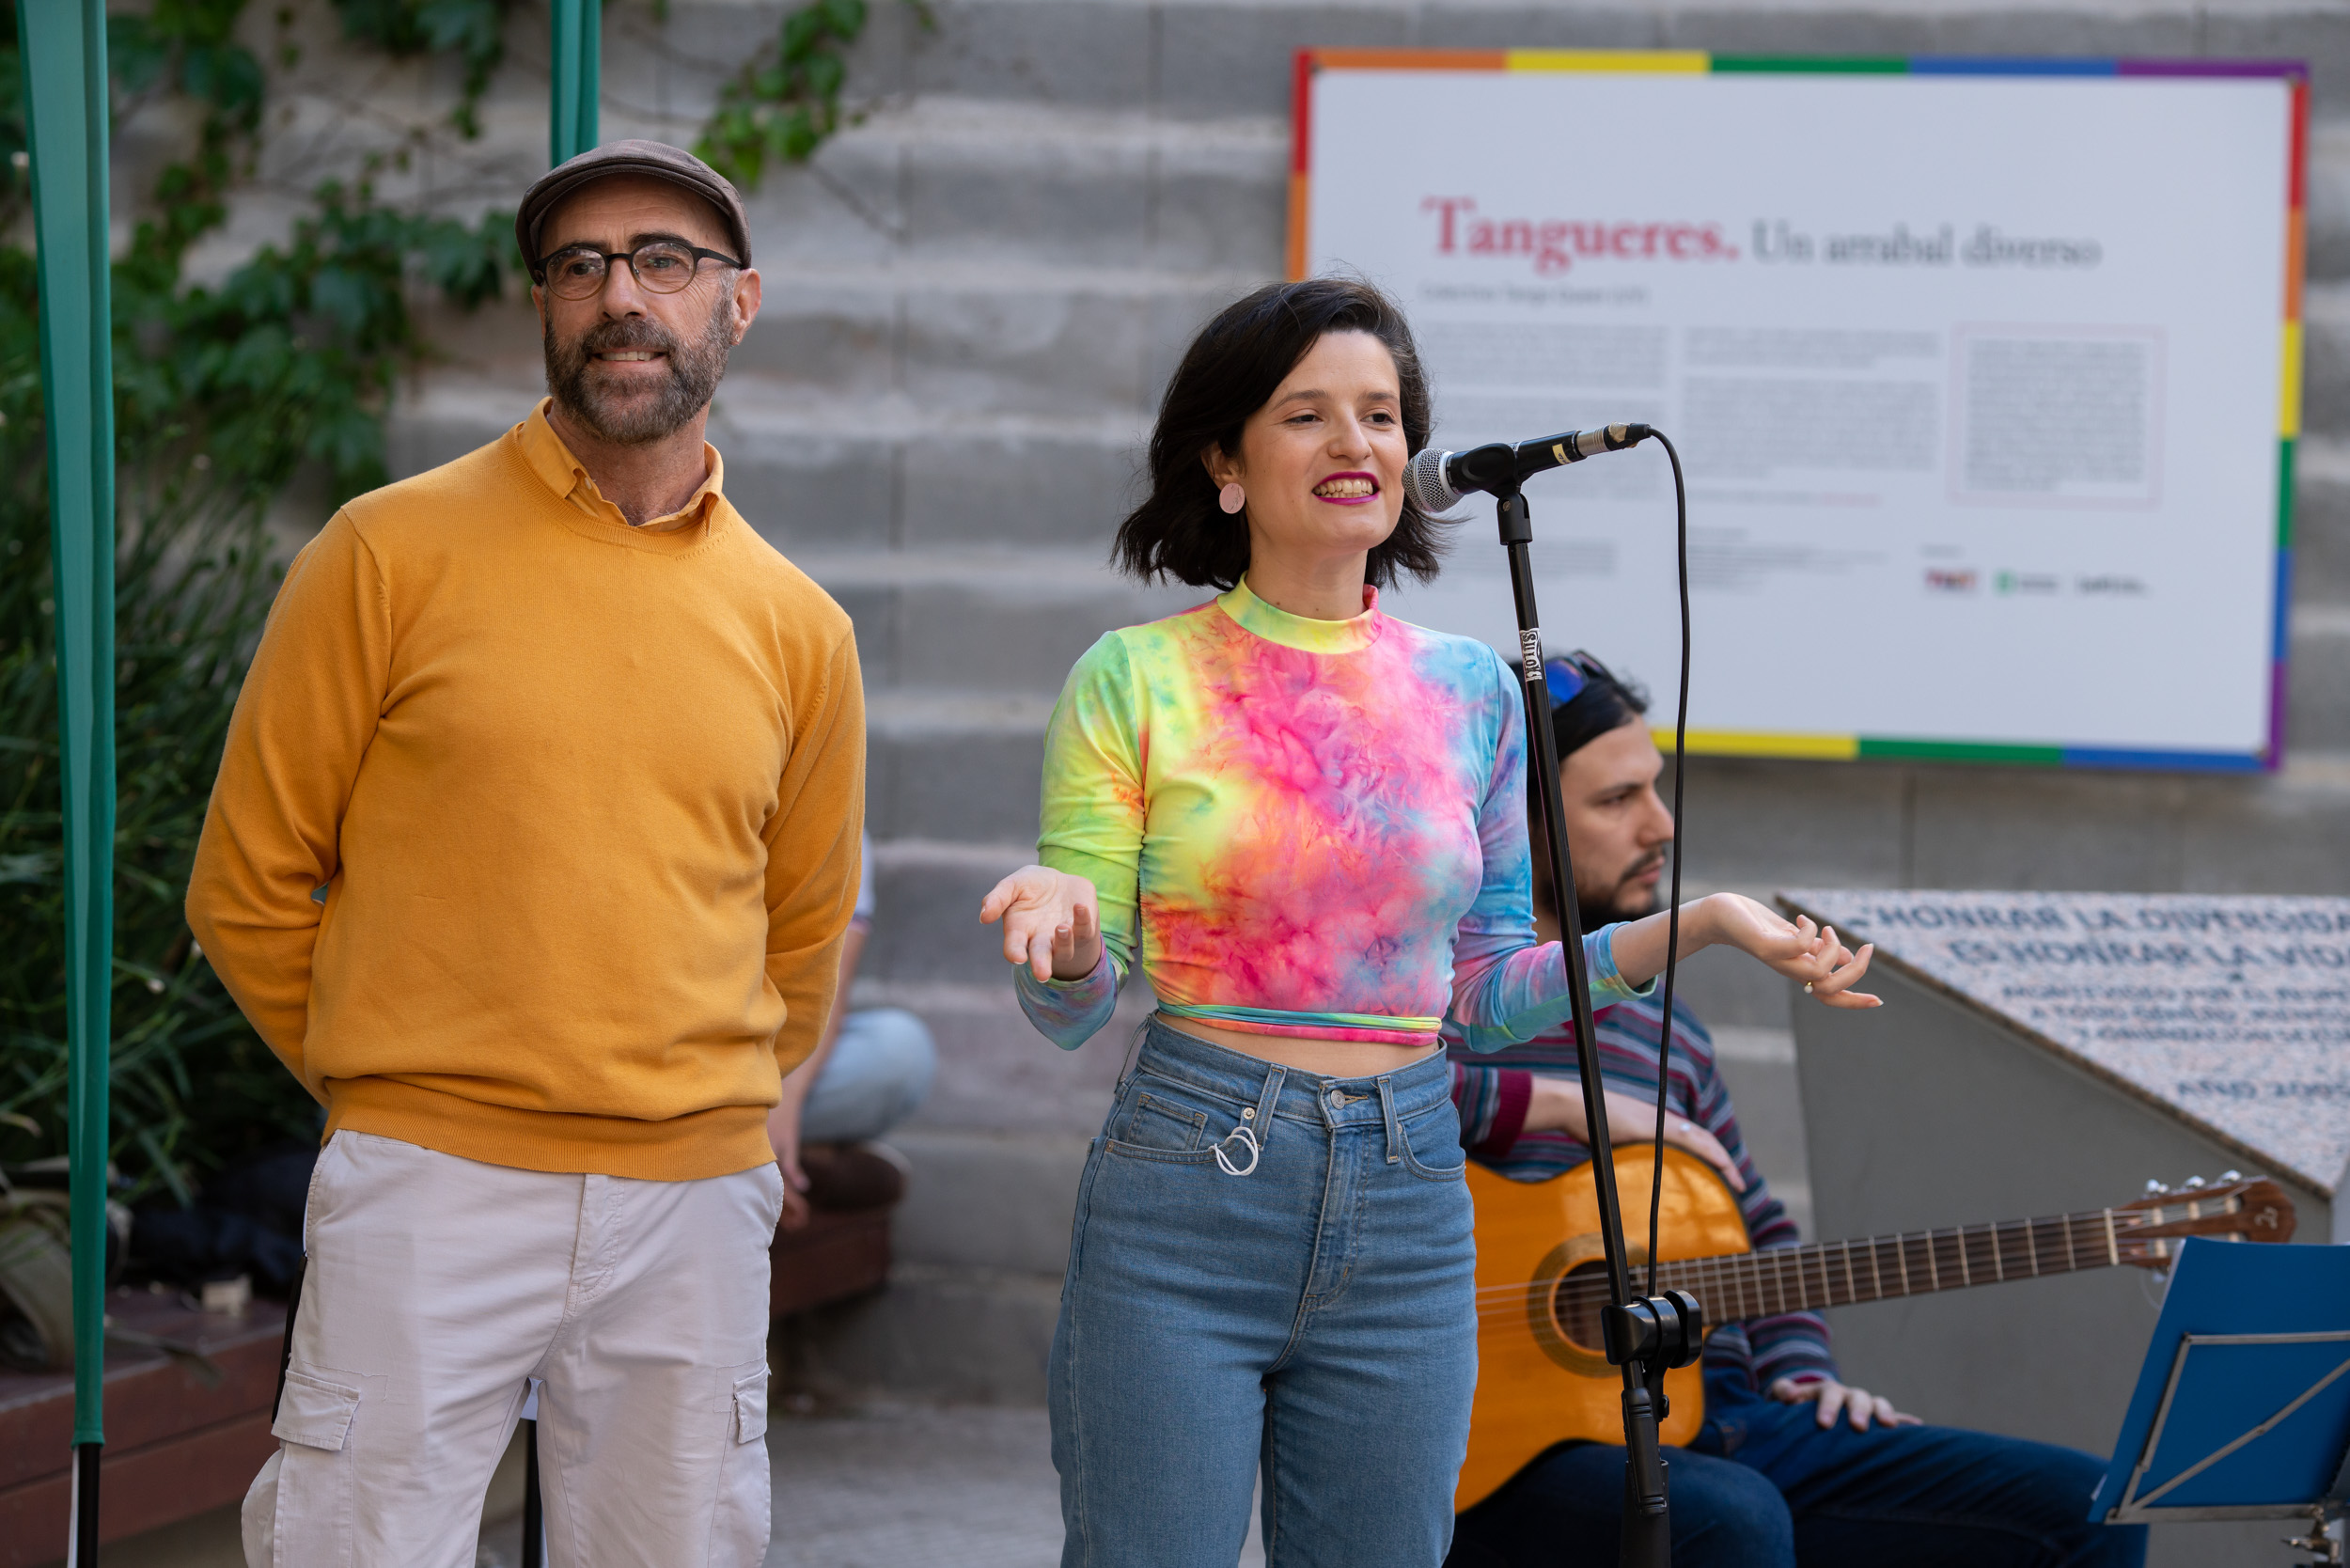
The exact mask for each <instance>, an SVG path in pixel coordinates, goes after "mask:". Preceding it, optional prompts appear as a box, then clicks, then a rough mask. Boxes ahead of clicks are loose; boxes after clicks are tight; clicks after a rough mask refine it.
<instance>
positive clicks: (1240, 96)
mask: <svg viewBox="0 0 2350 1568" xmlns="http://www.w3.org/2000/svg"><path fill="white" fill-rule="evenodd" d="M930 9H931V10H932V14H933V15H934V17H935V19H936V27H935V30H929V31H926V30H924V29H922V28H921V27H919V26H918V25H917V24H913V23H912V22H911V21H910V20H909V19H908V18H907V17H906V16H905V15H904V14H903V13H901V11H900V9H899V8H896V7H888V6H877V7H875V8H873V13H872V16H873V21H872V23H871V24H870V31H869V37H868V39H866V40H865V42H864V43H862V44H861V45H860V48H859V51H858V53H857V55H855V57H854V60H853V63H852V67H851V71H852V81H853V82H854V83H855V84H856V85H857V86H858V87H859V88H861V89H862V90H865V91H870V92H873V93H883V94H887V93H899V92H909V91H910V92H918V93H924V94H930V93H951V94H957V95H961V96H967V97H974V98H997V99H1011V100H1018V101H1023V102H1044V103H1052V104H1060V105H1070V106H1078V107H1093V108H1124V107H1131V106H1136V105H1147V106H1148V107H1150V108H1151V109H1152V110H1153V111H1155V112H1157V113H1159V114H1163V115H1167V116H1169V117H1172V118H1203V117H1216V116H1224V115H1230V114H1234V113H1252V112H1253V113H1278V112H1280V111H1281V110H1283V109H1284V108H1285V107H1286V105H1287V103H1288V98H1289V88H1290V64H1289V62H1290V56H1291V55H1292V54H1293V52H1294V51H1295V50H1297V49H1298V48H1301V47H1307V46H1323V47H1330V46H1355V47H1365V46H1401V45H1410V46H1415V47H1420V48H1441V47H1456V48H1486V49H1490V48H1508V47H1523V48H1580V49H1626V48H1629V49H1708V50H1714V51H1716V52H1719V53H1741V54H1772V55H1783V54H1821V55H1854V54H1882V55H1911V54H1930V55H2187V56H2192V55H2210V56H2227V57H2256V58H2274V57H2277V56H2279V55H2294V56H2299V57H2305V58H2308V59H2310V60H2311V63H2312V68H2313V81H2314V84H2315V87H2316V91H2317V93H2318V100H2317V106H2318V109H2319V111H2320V112H2321V113H2337V112H2345V111H2346V110H2350V100H2345V99H2344V97H2343V96H2342V95H2343V94H2344V93H2345V88H2344V87H2343V86H2342V84H2343V83H2344V82H2350V71H2342V70H2341V69H2339V68H2341V67H2342V66H2343V65H2345V64H2350V16H2345V15H2344V14H2343V13H2342V12H2341V11H2340V10H2338V9H2335V8H2332V7H2329V6H2314V5H2311V4H2308V3H2306V0H2250V3H2244V4H2233V5H2230V6H2228V7H2226V8H2203V7H2197V6H2191V5H2187V4H2184V3H2181V0H2168V3H2157V4H2153V5H2144V6H2137V5H2133V6H2127V7H2122V6H2113V5H2109V4H2104V3H2100V0H2069V3H2058V4H2042V5H2033V6H2029V7H2024V6H2015V5H1972V6H1970V5H1964V4H1956V3H1950V0H1943V3H1934V4H1920V5H1906V4H1904V5H1896V4H1891V3H1884V0H1880V3H1879V4H1876V5H1860V6H1854V5H1846V4H1829V3H1826V0H1782V3H1780V4H1776V5H1773V4H1750V5H1738V6H1722V7H1712V8H1692V7H1689V6H1687V5H1685V4H1683V3H1680V0H1614V3H1608V0H1598V3H1590V0H1586V3H1578V4H1575V5H1566V6H1557V5H1554V6H1539V5H1534V4H1528V3H1524V0H1521V3H1518V4H1502V5H1496V4H1492V3H1490V0H1422V3H1419V4H1414V5H1408V6H1406V5H1396V4H1392V3H1381V0H1355V3H1354V4H1345V3H1333V0H1220V3H1217V0H1206V3H1198V0H1187V3H1183V4H1175V5H1164V6H1140V5H1135V4H1133V3H1132V0H937V3H935V4H933V5H932V7H931V8H930ZM779 11H780V8H779V7H777V6H773V5H762V6H736V5H732V4H709V3H702V4H692V3H686V0H679V3H676V4H673V5H672V6H671V7H670V8H669V12H668V14H669V18H670V21H669V24H668V26H667V29H666V34H665V35H664V41H665V43H666V46H667V51H668V53H667V55H666V60H665V62H664V63H665V64H666V69H667V72H668V75H667V80H666V86H667V89H668V91H669V92H670V93H671V95H672V98H673V99H674V100H675V101H676V102H678V103H679V104H680V105H681V106H682V105H684V104H687V103H689V102H706V100H707V96H708V94H709V93H710V92H712V91H713V90H714V87H715V85H716V83H717V82H718V81H719V80H721V79H722V78H723V77H725V76H726V75H729V74H731V72H732V71H734V70H735V69H737V68H738V66H739V63H740V62H741V61H742V60H743V59H744V57H745V56H746V55H747V54H748V53H749V51H750V50H751V49H752V48H754V47H756V46H757V44H758V43H759V42H760V41H761V40H763V39H765V38H767V37H771V36H772V34H773V30H774V26H775V20H774V19H775V17H776V15H778V14H779ZM616 53H617V52H616V50H615V49H614V48H613V47H612V46H611V45H609V44H607V48H606V52H605V56H604V58H605V65H604V70H605V72H606V77H607V81H608V82H613V83H616V84H617V83H619V82H620V81H622V80H624V77H623V76H622V75H620V74H619V72H620V71H621V70H622V67H621V65H620V63H619V61H618V60H616V57H615V56H616ZM644 69H645V70H646V71H647V73H648V75H650V70H651V67H650V63H649V64H648V66H647V67H646V68H644ZM868 84H870V86H868ZM607 91H608V92H609V93H611V94H612V95H614V96H619V87H618V86H613V87H609V88H607ZM697 95H698V98H697ZM634 96H638V97H640V98H641V97H642V96H643V89H641V88H640V89H638V91H637V93H636V94H635V95H634Z"/></svg>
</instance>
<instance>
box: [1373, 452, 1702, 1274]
mask: <svg viewBox="0 0 2350 1568" xmlns="http://www.w3.org/2000/svg"><path fill="white" fill-rule="evenodd" d="M1652 439H1653V440H1654V441H1655V442H1656V444H1657V445H1658V446H1660V447H1664V448H1665V456H1666V457H1667V458H1668V459H1669V460H1670V461H1671V463H1672V470H1673V526H1674V554H1675V559H1676V562H1677V564H1678V567H1679V575H1680V588H1681V687H1680V694H1679V695H1680V700H1679V702H1678V703H1677V704H1676V705H1675V707H1674V710H1673V804H1672V821H1673V856H1672V863H1673V870H1672V885H1671V891H1670V893H1669V895H1668V896H1667V902H1666V905H1665V909H1666V915H1665V980H1664V984H1663V986H1662V987H1661V988H1660V990H1661V993H1662V994H1661V996H1659V998H1658V999H1659V1001H1660V1002H1662V1004H1663V1006H1664V1011H1665V1016H1664V1022H1663V1024H1662V1025H1661V1026H1660V1027H1659V1028H1658V1030H1657V1041H1656V1128H1655V1137H1654V1140H1653V1141H1654V1152H1653V1156H1652V1157H1653V1167H1652V1168H1651V1170H1650V1172H1649V1199H1648V1289H1647V1290H1646V1291H1645V1292H1643V1293H1642V1294H1646V1295H1652V1296H1653V1295H1654V1294H1656V1261H1657V1260H1656V1244H1657V1233H1658V1231H1657V1225H1658V1215H1659V1211H1660V1209H1661V1207H1662V1205H1663V1201H1664V1193H1665V1122H1666V1120H1667V1117H1668V1115H1669V1094H1670V1090H1671V1088H1672V1049H1673V980H1674V978H1675V975H1676V973H1677V972H1678V970H1679V967H1680V961H1681V858H1682V842H1681V807H1682V761H1683V759H1684V757H1685V756H1687V754H1688V749H1689V746H1688V741H1689V488H1688V485H1687V483H1686V481H1685V480H1684V478H1683V475H1682V472H1681V453H1680V452H1679V451H1678V450H1677V449H1675V447H1673V444H1672V440H1671V438H1670V437H1669V436H1667V435H1666V434H1665V432H1664V431H1660V430H1656V429H1654V428H1653V427H1652V426H1648V425H1639V424H1628V423H1627V424H1617V425H1601V426H1598V427H1597V428H1595V429H1592V430H1587V431H1566V432H1565V433H1563V434H1560V435H1546V436H1543V438H1542V439H1540V440H1538V441H1526V442H1520V443H1518V444H1517V445H1515V446H1512V445H1510V444H1509V443H1507V442H1496V443H1494V444H1492V445H1490V446H1484V447H1474V448H1472V449H1471V450H1468V451H1465V452H1446V451H1439V450H1437V449H1436V448H1435V447H1422V448H1421V449H1420V450H1419V451H1418V453H1416V454H1414V456H1413V458H1412V461H1411V464H1410V466H1408V467H1407V468H1405V469H1404V471H1403V493H1404V494H1407V495H1409V496H1410V497H1411V498H1412V500H1413V501H1414V502H1416V503H1417V504H1418V507H1419V509H1420V510H1422V511H1425V512H1429V513H1432V514H1433V513H1435V512H1442V511H1450V510H1452V509H1453V508H1454V507H1456V506H1458V505H1460V502H1461V497H1462V496H1464V495H1466V494H1470V493H1471V492H1474V491H1481V490H1495V489H1500V490H1514V489H1515V488H1516V487H1517V485H1518V484H1519V483H1521V482H1522V481H1524V480H1525V479H1527V478H1529V477H1530V476H1532V475H1535V474H1540V473H1543V472H1546V471H1547V470H1549V469H1553V468H1563V467H1565V466H1566V465H1567V464H1568V463H1582V462H1584V461H1586V460H1588V459H1590V458H1594V457H1597V456H1599V455H1600V454H1601V453H1603V452H1621V451H1625V450H1627V449H1629V448H1631V447H1637V446H1638V445H1639V444H1640V443H1641V442H1643V441H1648V440H1652ZM1561 760H1562V761H1563V760H1564V759H1561ZM1567 896H1569V897H1572V896H1573V895H1572V892H1570V893H1569V894H1568V895H1567Z"/></svg>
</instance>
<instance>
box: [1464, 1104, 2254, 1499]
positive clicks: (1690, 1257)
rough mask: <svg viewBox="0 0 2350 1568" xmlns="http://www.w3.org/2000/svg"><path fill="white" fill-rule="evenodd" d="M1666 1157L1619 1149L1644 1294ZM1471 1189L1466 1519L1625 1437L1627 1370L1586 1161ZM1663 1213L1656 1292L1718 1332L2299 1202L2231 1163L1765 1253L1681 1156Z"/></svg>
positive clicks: (1641, 1148) (2095, 1257)
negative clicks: (1607, 1349) (1473, 1284)
mask: <svg viewBox="0 0 2350 1568" xmlns="http://www.w3.org/2000/svg"><path fill="white" fill-rule="evenodd" d="M1652 1173H1653V1145H1649V1144H1640V1145H1637V1146H1631V1145H1627V1146H1622V1147H1619V1148H1618V1149H1617V1151H1616V1187H1617V1191H1618V1193H1619V1195H1620V1197H1621V1199H1622V1205H1623V1222H1624V1231H1625V1233H1626V1236H1627V1237H1628V1238H1629V1239H1630V1241H1631V1244H1632V1251H1631V1257H1632V1261H1633V1262H1636V1263H1638V1264H1640V1265H1642V1267H1641V1270H1640V1276H1641V1277H1640V1278H1638V1279H1636V1280H1635V1281H1634V1283H1635V1285H1636V1286H1640V1285H1644V1284H1645V1282H1646V1274H1647V1270H1646V1267H1645V1265H1646V1263H1647V1262H1648V1247H1647V1239H1648V1201H1649V1180H1650V1177H1651V1175H1652ZM1468 1184H1469V1192H1470V1194H1471V1196H1472V1197H1473V1198H1474V1199H1475V1200H1476V1203H1477V1397H1476V1403H1475V1405H1474V1407H1473V1409H1472V1412H1471V1415H1470V1418H1469V1441H1468V1459H1467V1462H1466V1463H1465V1464H1464V1465H1463V1466H1461V1484H1460V1488H1459V1490H1458V1491H1457V1492H1456V1493H1455V1494H1454V1497H1453V1507H1454V1508H1455V1509H1465V1508H1468V1507H1470V1506H1472V1505H1474V1504H1476V1503H1478V1502H1481V1501H1482V1500H1484V1498H1485V1497H1488V1496H1490V1495H1491V1494H1492V1493H1493V1492H1494V1491H1495V1490H1496V1489H1497V1488H1498V1487H1499V1486H1500V1485H1501V1483H1502V1482H1505V1481H1508V1480H1509V1479H1510V1478H1511V1477H1512V1476H1513V1475H1515V1474H1517V1473H1518V1471H1519V1470H1521V1469H1523V1468H1524V1467H1525V1466H1526V1465H1527V1464H1528V1462H1529V1461H1531V1460H1532V1459H1533V1458H1534V1457H1535V1456H1536V1455H1537V1454H1539V1453H1541V1452H1542V1451H1543V1450H1545V1449H1547V1448H1550V1447H1551V1446H1552V1445H1554V1444H1557V1443H1562V1442H1567V1441H1569V1440H1571V1439H1574V1438H1586V1439H1590V1440H1592V1441H1596V1442H1604V1443H1620V1442H1622V1440H1623V1412H1622V1404H1621V1403H1619V1402H1620V1398H1621V1396H1622V1390H1623V1376H1622V1372H1619V1371H1618V1370H1617V1369H1616V1368H1614V1367H1612V1366H1610V1365H1608V1363H1607V1357H1606V1354H1605V1353H1604V1352H1603V1351H1602V1350H1601V1349H1600V1345H1601V1343H1602V1341H1601V1338H1600V1331H1599V1309H1600V1308H1601V1307H1603V1306H1605V1305H1606V1300H1607V1271H1606V1260H1605V1255H1604V1253H1603V1250H1602V1247H1601V1244H1600V1238H1599V1204H1598V1200H1597V1199H1596V1198H1595V1197H1594V1195H1593V1191H1592V1182H1591V1168H1590V1165H1588V1164H1585V1165H1581V1166H1578V1167H1576V1168H1575V1169H1573V1170H1569V1171H1564V1172H1561V1173H1560V1174H1559V1175H1557V1176H1553V1177H1551V1178H1549V1179H1548V1180H1546V1181H1542V1182H1512V1181H1511V1180H1510V1179H1509V1178H1508V1177H1505V1176H1498V1175H1496V1174H1495V1173H1494V1172H1492V1171H1490V1170H1488V1169H1486V1168H1484V1167H1482V1166H1480V1165H1476V1164H1474V1163H1472V1164H1471V1165H1470V1166H1469V1168H1468ZM1661 1208H1662V1212H1663V1216H1662V1223H1661V1225H1660V1227H1659V1230H1658V1232H1657V1233H1658V1236H1659V1238H1660V1240H1659V1247H1658V1251H1659V1254H1660V1256H1661V1258H1662V1259H1663V1262H1660V1263H1659V1264H1658V1266H1657V1270H1656V1288H1657V1289H1658V1290H1660V1291H1662V1290H1683V1291H1687V1292H1689V1293H1690V1294H1694V1295H1695V1296H1696V1297H1697V1298H1698V1300H1699V1301H1700V1303H1702V1304H1703V1306H1704V1308H1705V1317H1706V1324H1707V1326H1708V1328H1709V1329H1710V1328H1711V1327H1712V1326H1714V1325H1716V1324H1720V1323H1735V1322H1739V1321H1741V1320H1744V1319H1747V1318H1760V1317H1769V1316H1772V1315H1774V1314H1776V1313H1779V1312H1794V1311H1802V1310H1806V1309H1819V1308H1822V1307H1843V1306H1848V1305H1850V1304H1851V1303H1853V1302H1857V1301H1882V1300H1884V1299H1886V1298H1888V1297H1889V1296H1904V1295H1924V1294H1927V1293H1929V1292H1932V1291H1951V1290H1960V1289H1964V1288H1965V1287H1966V1286H1970V1285H1989V1284H1994V1283H1996V1282H1998V1281H2000V1280H2004V1279H2029V1278H2038V1277H2040V1276H2042V1275H2049V1274H2069V1273H2072V1272H2074V1271H2076V1270H2079V1269H2092V1268H2110V1267H2113V1266H2116V1265H2118V1264H2123V1263H2132V1264H2136V1265H2138V1266H2139V1267H2142V1268H2159V1267H2162V1266H2163V1265H2164V1264H2165V1263H2167V1262H2169V1260H2170V1258H2171V1257H2172V1256H2173V1255H2174V1253H2175V1252H2176V1250H2177V1247H2176V1244H2177V1242H2178V1241H2179V1240H2180V1239H2181V1238H2183V1237H2186V1236H2227V1237H2234V1238H2236V1239H2238V1240H2243V1241H2261V1242H2281V1241H2286V1240H2289V1239H2290V1238H2291V1237H2292V1235H2293V1226H2294V1213H2293V1200H2291V1199H2290V1198H2287V1197H2286V1196H2285V1194H2284V1191H2283V1189H2281V1188H2279V1186H2278V1185H2277V1184H2276V1183H2274V1182H2271V1181H2267V1180H2265V1179H2264V1178H2260V1177H2251V1178H2240V1177H2238V1176H2237V1175H2236V1174H2235V1172H2233V1171H2230V1172H2229V1173H2228V1174H2227V1175H2226V1176H2224V1177H2222V1178H2221V1179H2220V1181H2219V1183H2218V1184H2216V1185H2211V1186H2204V1185H2201V1183H2200V1180H2199V1181H2198V1182H2196V1183H2190V1184H2188V1185H2187V1186H2186V1188H2184V1189H2182V1190H2180V1191H2178V1192H2169V1191H2165V1190H2161V1189H2158V1188H2157V1189H2154V1190H2150V1191H2149V1192H2148V1193H2147V1195H2146V1196H2145V1197H2143V1198H2139V1199H2137V1200H2134V1201H2132V1202H2128V1203H2123V1204H2119V1205H2116V1206H2115V1207H2113V1208H2110V1209H2089V1210H2085V1211H2083V1212H2082V1213H2079V1214H2071V1215H2052V1216H2050V1217H2048V1218H2045V1219H2011V1220H2001V1221H1998V1222H1997V1223H1994V1224H1989V1225H1962V1226H1959V1227H1956V1228H1955V1229H1951V1230H1943V1231H1910V1232H1908V1233H1906V1234H1904V1235H1897V1236H1871V1237H1868V1238H1867V1239H1865V1240H1861V1241H1842V1242H1822V1243H1817V1244H1814V1245H1812V1246H1810V1247H1772V1248H1770V1249H1768V1250H1766V1251H1763V1252H1756V1251H1754V1250H1753V1249H1752V1247H1750V1246H1749V1245H1748V1243H1747V1226H1746V1221H1745V1219H1744V1218H1743V1217H1742V1216H1741V1215H1740V1214H1739V1212H1738V1200H1737V1198H1736V1197H1735V1196H1734V1195H1733V1194H1732V1193H1731V1190H1730V1188H1729V1187H1728V1186H1727V1185H1726V1184H1724V1183H1723V1182H1722V1179H1721V1178H1720V1176H1718V1175H1717V1174H1716V1173H1715V1170H1714V1168H1713V1167H1711V1166H1709V1165H1707V1164H1706V1163H1705V1162H1704V1161H1702V1160H1700V1159H1699V1158H1697V1157H1696V1156H1695V1155H1693V1154H1689V1153H1685V1152H1683V1151H1681V1150H1679V1149H1674V1148H1670V1147H1668V1148H1667V1149H1666V1151H1665V1184H1664V1200H1663V1203H1662V1205H1661ZM1665 1393H1666V1398H1667V1400H1668V1401H1669V1403H1670V1404H1671V1410H1670V1411H1669V1414H1668V1415H1667V1417H1666V1419H1665V1420H1664V1422H1663V1426H1662V1431H1663V1436H1664V1440H1665V1441H1666V1442H1668V1443H1686V1442H1688V1441H1689V1439H1690V1438H1692V1437H1694V1436H1696V1435H1697V1432H1698V1428H1699V1427H1700V1425H1701V1424H1703V1422H1704V1419H1705V1394H1704V1385H1703V1382H1702V1381H1701V1375H1700V1368H1699V1367H1698V1366H1695V1365H1692V1366H1688V1367H1684V1368H1680V1369H1678V1370H1676V1371H1673V1372H1667V1373H1666V1374H1665Z"/></svg>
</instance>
